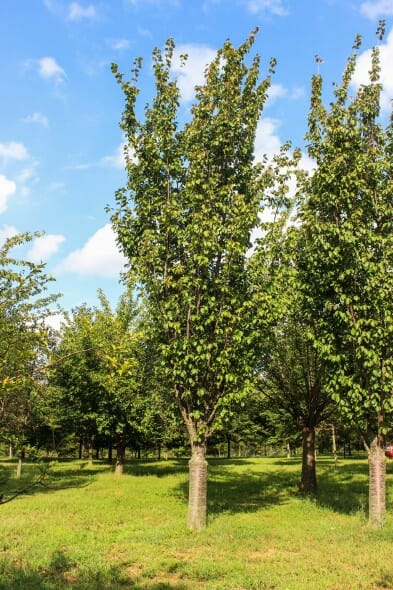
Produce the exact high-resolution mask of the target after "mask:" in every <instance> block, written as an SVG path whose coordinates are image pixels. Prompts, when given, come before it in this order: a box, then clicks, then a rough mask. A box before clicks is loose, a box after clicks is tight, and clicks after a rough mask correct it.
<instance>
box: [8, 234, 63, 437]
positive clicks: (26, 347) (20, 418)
mask: <svg viewBox="0 0 393 590" xmlns="http://www.w3.org/2000/svg"><path fill="white" fill-rule="evenodd" d="M38 235H39V234H31V233H25V234H19V235H16V236H14V237H12V238H9V239H8V240H6V241H5V243H4V244H3V245H2V246H1V247H0V436H1V437H2V438H3V439H5V440H9V439H10V437H12V441H13V442H14V443H15V444H17V443H18V442H21V441H22V440H23V437H24V434H25V433H26V430H27V428H28V426H29V420H30V417H31V408H32V404H33V400H34V398H35V396H37V395H38V394H39V391H40V387H39V381H40V380H42V379H43V372H42V370H43V368H44V366H45V363H46V361H47V354H48V348H49V346H50V331H49V329H48V328H47V326H46V324H45V318H46V317H47V316H48V315H50V313H51V312H50V306H51V304H53V303H54V302H55V301H56V299H57V298H58V296H57V295H49V294H46V293H45V292H46V290H47V288H48V284H49V282H50V281H51V280H52V279H51V277H49V276H48V275H47V274H45V265H44V264H35V263H33V262H30V261H28V260H23V259H21V258H18V257H17V256H15V255H13V253H12V250H13V249H14V248H16V247H18V246H23V245H25V244H27V243H28V242H29V241H31V240H32V239H33V238H34V237H37V236H38Z"/></svg>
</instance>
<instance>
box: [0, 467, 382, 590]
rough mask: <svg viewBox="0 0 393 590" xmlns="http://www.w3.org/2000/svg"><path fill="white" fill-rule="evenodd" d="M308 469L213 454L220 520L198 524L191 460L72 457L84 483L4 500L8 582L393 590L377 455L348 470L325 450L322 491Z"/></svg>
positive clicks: (59, 476) (65, 471)
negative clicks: (372, 519) (374, 486)
mask: <svg viewBox="0 0 393 590" xmlns="http://www.w3.org/2000/svg"><path fill="white" fill-rule="evenodd" d="M2 465H3V467H2V469H3V470H4V469H11V468H12V469H14V465H10V464H9V463H8V462H6V461H5V462H4V463H3V464H2ZM392 467H393V465H392V464H389V465H388V471H389V476H388V491H389V498H388V500H389V506H390V507H391V506H392V504H393V503H392V500H393V494H392V492H391V491H390V488H391V487H392V481H391V480H392V476H391V473H392V471H393V469H392ZM29 469H33V467H31V466H30V467H29V468H28V469H27V471H26V472H27V473H28V471H29ZM299 469H300V465H299V461H298V460H297V459H293V460H289V461H287V460H284V459H271V458H270V459H259V458H258V459H234V460H233V461H230V460H211V461H210V470H209V477H210V480H209V525H208V528H207V529H205V530H204V531H202V532H200V533H195V532H190V531H188V530H186V528H185V520H186V509H187V506H186V498H187V462H186V461H168V462H164V461H163V462H154V461H150V462H145V461H143V462H139V463H137V464H131V463H130V464H129V465H127V468H126V473H125V475H124V476H123V477H116V476H115V475H114V474H113V473H111V471H110V470H109V468H108V466H107V465H105V464H103V463H98V464H97V465H95V466H94V467H92V468H88V467H87V466H86V464H85V463H83V462H78V461H74V462H68V463H60V464H58V465H56V466H55V467H54V468H53V473H54V475H53V478H52V483H53V485H54V486H60V485H63V486H64V485H67V486H74V487H68V488H66V489H57V490H56V489H55V490H53V489H50V490H41V489H37V490H35V491H34V493H31V494H29V495H25V496H20V497H19V498H17V499H16V500H14V501H12V502H10V503H8V504H5V505H3V506H0V516H1V530H0V590H16V589H20V590H28V589H37V590H44V589H45V590H64V589H65V588H72V589H74V590H75V589H80V590H90V589H96V590H119V589H123V590H125V589H133V590H142V589H143V590H191V589H196V590H199V589H207V590H219V589H220V590H221V589H228V590H240V589H242V590H243V589H244V590H245V589H249V590H262V589H279V590H286V589H288V590H295V589H299V590H305V589H306V590H307V589H330V590H341V589H342V590H348V589H366V588H367V589H377V588H385V589H386V588H390V589H392V588H393V526H392V525H393V516H392V515H390V514H389V515H388V518H387V523H386V526H385V527H384V529H382V530H373V529H370V528H369V527H368V525H367V517H366V510H367V464H366V461H365V460H349V461H346V462H344V461H341V462H340V466H339V469H338V470H337V471H336V470H335V469H334V467H333V465H332V461H331V460H330V459H327V458H321V459H320V460H319V462H318V473H319V485H320V492H319V495H318V498H316V499H315V500H309V499H303V498H301V497H300V496H299V495H298V493H297V480H298V476H299Z"/></svg>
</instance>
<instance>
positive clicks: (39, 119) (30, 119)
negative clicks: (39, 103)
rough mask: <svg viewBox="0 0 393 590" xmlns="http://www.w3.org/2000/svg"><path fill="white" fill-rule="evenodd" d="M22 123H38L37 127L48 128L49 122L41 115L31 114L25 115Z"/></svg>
mask: <svg viewBox="0 0 393 590" xmlns="http://www.w3.org/2000/svg"><path fill="white" fill-rule="evenodd" d="M23 122H24V123H38V125H42V126H43V127H49V120H48V117H45V115H42V114H41V113H37V112H35V113H32V114H31V115H27V117H25V118H24V119H23Z"/></svg>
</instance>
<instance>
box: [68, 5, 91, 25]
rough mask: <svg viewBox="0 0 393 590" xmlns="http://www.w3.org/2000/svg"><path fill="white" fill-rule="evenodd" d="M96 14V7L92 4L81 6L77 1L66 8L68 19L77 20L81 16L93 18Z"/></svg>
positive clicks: (81, 17)
mask: <svg viewBox="0 0 393 590" xmlns="http://www.w3.org/2000/svg"><path fill="white" fill-rule="evenodd" d="M96 16H97V11H96V8H95V6H94V5H93V4H89V6H81V5H80V4H78V2H72V3H71V4H70V6H69V9H68V20H71V21H77V20H81V19H83V18H88V19H89V18H95V17H96Z"/></svg>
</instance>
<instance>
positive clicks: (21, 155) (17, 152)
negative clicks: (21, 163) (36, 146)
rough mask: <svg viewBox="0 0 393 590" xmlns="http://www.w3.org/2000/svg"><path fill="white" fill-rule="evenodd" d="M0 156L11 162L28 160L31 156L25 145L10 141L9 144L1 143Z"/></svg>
mask: <svg viewBox="0 0 393 590" xmlns="http://www.w3.org/2000/svg"><path fill="white" fill-rule="evenodd" d="M0 156H3V158H7V159H10V160H26V159H27V158H28V157H29V154H28V151H27V149H26V148H25V146H24V145H23V143H19V142H17V141H10V142H8V143H0Z"/></svg>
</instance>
